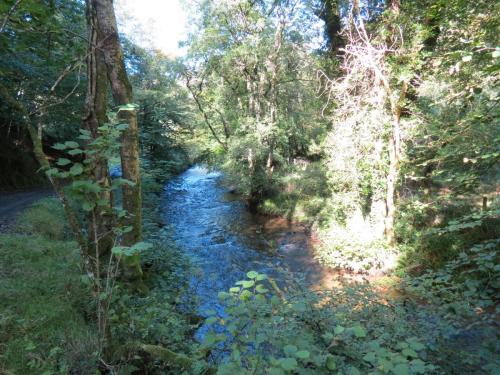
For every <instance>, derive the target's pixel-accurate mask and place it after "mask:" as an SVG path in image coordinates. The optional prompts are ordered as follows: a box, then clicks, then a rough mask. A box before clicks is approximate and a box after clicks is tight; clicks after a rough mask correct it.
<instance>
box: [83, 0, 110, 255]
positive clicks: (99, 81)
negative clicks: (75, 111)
mask: <svg viewBox="0 0 500 375" xmlns="http://www.w3.org/2000/svg"><path fill="white" fill-rule="evenodd" d="M87 29H88V48H87V95H86V99H85V110H86V115H85V118H84V120H83V127H84V128H85V129H87V130H88V131H90V133H91V136H92V139H94V140H95V139H96V138H98V137H99V136H100V135H101V132H100V131H99V126H101V125H102V124H103V123H105V122H106V121H107V116H106V100H107V89H108V85H107V75H106V64H105V61H104V55H103V53H102V51H100V50H99V49H98V48H97V46H98V45H99V44H100V43H101V42H102V36H101V33H100V32H99V29H98V27H97V17H96V14H95V9H94V8H93V7H92V6H89V4H87ZM92 165H93V170H92V174H93V179H94V181H96V182H97V183H98V184H99V185H101V186H102V187H104V189H103V190H104V191H103V192H101V193H99V196H98V198H99V200H101V201H105V202H107V204H106V205H98V206H97V207H96V208H94V210H93V212H91V213H90V214H89V220H95V223H94V224H95V226H94V225H92V226H90V228H89V229H90V231H89V244H90V245H91V246H90V247H91V248H90V249H89V251H91V252H92V253H95V249H99V256H101V257H102V256H107V255H109V254H110V251H111V248H112V247H113V237H112V232H111V229H112V226H113V215H112V212H111V210H112V207H113V201H112V195H111V193H110V191H109V187H110V177H109V170H108V161H107V160H106V159H104V158H102V157H100V156H99V155H97V156H96V160H94V161H93V163H92ZM94 227H95V231H94Z"/></svg>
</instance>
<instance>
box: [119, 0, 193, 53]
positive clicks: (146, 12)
mask: <svg viewBox="0 0 500 375" xmlns="http://www.w3.org/2000/svg"><path fill="white" fill-rule="evenodd" d="M115 9H116V14H117V18H118V24H119V25H118V27H119V29H120V31H121V32H123V33H124V34H126V35H127V36H128V37H129V38H130V39H131V40H133V41H134V42H135V43H138V44H139V45H141V46H143V47H153V48H155V49H159V50H161V51H162V52H163V53H165V54H167V55H172V56H180V55H182V54H184V50H182V49H180V48H179V47H178V43H179V41H181V40H184V39H186V36H187V14H186V12H185V11H184V9H183V7H182V6H181V3H180V0H115Z"/></svg>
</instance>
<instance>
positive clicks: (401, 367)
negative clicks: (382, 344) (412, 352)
mask: <svg viewBox="0 0 500 375" xmlns="http://www.w3.org/2000/svg"><path fill="white" fill-rule="evenodd" d="M392 371H393V372H394V374H395V375H409V374H410V369H409V368H408V365H406V364H404V363H400V364H398V365H396V366H395V367H394V369H393V370H392Z"/></svg>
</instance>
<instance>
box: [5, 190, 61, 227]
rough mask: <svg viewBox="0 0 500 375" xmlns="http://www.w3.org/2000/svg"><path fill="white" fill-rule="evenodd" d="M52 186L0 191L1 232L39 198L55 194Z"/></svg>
mask: <svg viewBox="0 0 500 375" xmlns="http://www.w3.org/2000/svg"><path fill="white" fill-rule="evenodd" d="M53 194H54V191H53V190H52V189H51V188H38V189H33V190H26V191H18V192H12V193H11V192H9V193H3V192H0V232H3V231H5V230H6V229H7V227H8V226H9V225H10V224H12V223H13V222H14V219H15V217H16V216H17V215H18V214H19V213H20V212H21V211H22V210H24V209H25V208H27V207H29V206H30V205H32V204H33V203H35V202H36V201H37V200H39V199H42V198H45V197H47V196H50V195H53Z"/></svg>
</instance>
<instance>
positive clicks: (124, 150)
mask: <svg viewBox="0 0 500 375" xmlns="http://www.w3.org/2000/svg"><path fill="white" fill-rule="evenodd" d="M91 4H92V6H93V8H94V9H95V12H96V17H97V24H98V28H99V31H100V33H101V36H102V39H101V41H100V43H99V48H100V49H101V50H102V52H103V55H104V61H105V64H106V68H107V74H108V79H109V83H110V85H111V91H112V93H113V98H114V101H115V103H116V104H117V105H119V106H120V107H121V108H120V110H119V112H118V117H119V118H120V120H122V121H123V122H124V123H127V124H128V128H127V129H126V130H125V131H124V132H123V136H122V139H121V149H120V150H121V151H120V157H121V166H122V175H123V177H124V178H125V179H127V180H129V181H131V182H133V184H134V185H133V186H128V185H124V186H123V208H124V209H125V210H126V211H127V213H128V215H127V218H126V225H127V226H130V227H131V228H132V230H131V231H130V232H128V233H126V234H125V235H124V238H123V244H124V245H125V246H130V245H133V244H134V243H136V242H139V241H140V240H141V236H142V233H141V232H142V230H141V229H142V224H141V222H142V217H141V216H142V215H141V207H142V203H141V180H140V169H139V134H138V126H137V113H136V110H135V109H134V108H133V106H131V105H132V104H133V97H132V86H131V84H130V82H129V79H128V76H127V72H126V70H125V62H124V58H123V51H122V47H121V45H120V40H119V37H118V27H117V24H116V16H115V11H114V9H113V1H112V0H91ZM127 105H128V106H129V107H127V108H126V109H124V107H125V106H127ZM125 263H126V267H125V271H126V276H127V277H128V278H130V279H137V278H141V276H142V270H141V266H140V259H139V255H138V254H137V255H135V256H132V257H128V258H127V259H126V262H125Z"/></svg>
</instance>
